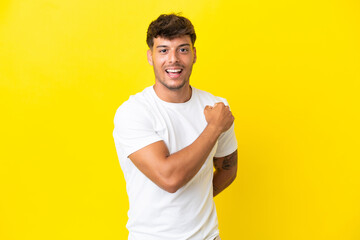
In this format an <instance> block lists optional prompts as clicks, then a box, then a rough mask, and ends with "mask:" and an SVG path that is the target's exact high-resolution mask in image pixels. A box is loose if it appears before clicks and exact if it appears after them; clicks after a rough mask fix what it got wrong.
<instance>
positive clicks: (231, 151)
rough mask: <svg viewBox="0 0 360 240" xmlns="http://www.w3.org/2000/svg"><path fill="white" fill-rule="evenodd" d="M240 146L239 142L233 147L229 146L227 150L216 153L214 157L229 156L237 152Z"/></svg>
mask: <svg viewBox="0 0 360 240" xmlns="http://www.w3.org/2000/svg"><path fill="white" fill-rule="evenodd" d="M237 148H238V146H237V144H236V145H234V146H232V147H231V148H228V149H227V150H226V151H222V152H216V154H215V155H214V157H217V158H220V157H226V156H229V155H230V154H232V153H233V152H235V151H236V150H237Z"/></svg>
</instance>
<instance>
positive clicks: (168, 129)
mask: <svg viewBox="0 0 360 240" xmlns="http://www.w3.org/2000/svg"><path fill="white" fill-rule="evenodd" d="M159 113H160V114H157V115H156V116H155V118H158V119H156V123H155V125H156V126H155V128H156V130H155V131H156V133H157V134H158V135H159V136H160V137H161V138H162V139H163V140H164V142H165V144H166V145H167V146H168V148H169V151H170V153H174V152H176V151H179V150H181V149H183V148H184V147H186V146H188V145H190V144H191V143H193V142H194V141H195V140H196V139H197V138H198V137H199V135H200V134H201V133H202V131H203V130H204V129H205V127H206V125H207V122H206V119H205V116H204V110H203V106H201V105H194V106H187V107H184V108H169V107H160V109H159Z"/></svg>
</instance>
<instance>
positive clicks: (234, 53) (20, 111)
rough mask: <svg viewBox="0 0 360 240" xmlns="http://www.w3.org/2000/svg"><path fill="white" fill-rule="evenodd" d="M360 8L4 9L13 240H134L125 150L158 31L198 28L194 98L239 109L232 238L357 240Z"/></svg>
mask: <svg viewBox="0 0 360 240" xmlns="http://www.w3.org/2000/svg"><path fill="white" fill-rule="evenodd" d="M359 10H360V3H359V1H355V0H352V1H350V0H330V1H328V0H322V1H313V0H302V1H282V0H273V1H266V0H258V1H257V0H255V1H254V0H246V1H237V0H233V1H220V0H199V1H194V0H184V1H169V0H155V1H140V0H131V1H125V0H119V1H100V0H93V1H91V0H90V1H85V0H84V1H74V0H31V1H30V0H29V1H25V0H23V1H21V0H1V2H0V106H1V108H0V113H1V119H0V121H1V122H0V123H1V125H0V131H1V132H0V134H1V142H0V146H1V151H0V239H2V240H14V239H16V240H20V239H26V240H29V239H36V240H41V239H46V240H48V239H126V237H127V230H126V228H125V224H126V221H127V215H126V213H127V209H128V202H127V195H126V192H125V182H124V179H123V175H122V172H121V169H120V166H119V163H118V160H117V156H116V152H115V147H114V143H113V138H112V130H113V117H114V114H115V111H116V109H117V107H118V106H119V105H120V104H121V103H122V102H123V101H125V100H127V99H128V97H129V95H131V94H134V93H136V92H139V91H141V90H142V89H143V88H145V87H147V86H150V85H152V84H153V82H154V77H153V72H152V68H151V66H149V65H148V63H147V61H146V50H147V46H146V44H145V36H146V30H147V27H148V24H149V23H150V21H152V20H153V19H155V18H156V17H157V16H158V15H159V14H161V13H169V12H182V13H183V15H184V16H186V17H189V18H190V19H191V20H192V22H193V24H194V25H195V28H196V31H197V35H198V40H197V42H196V44H195V45H196V47H197V55H198V61H197V63H196V64H195V66H194V70H193V75H192V78H191V82H192V85H193V86H195V87H197V88H200V89H203V90H207V91H209V92H212V93H213V94H215V95H217V96H222V97H225V98H227V99H228V101H229V103H230V104H231V106H232V110H233V112H234V114H235V117H236V134H237V137H238V141H239V170H238V177H237V179H236V181H235V182H234V183H233V185H231V187H230V188H229V189H227V190H226V191H225V192H224V193H222V194H220V195H219V196H218V197H216V205H217V210H218V215H219V222H220V231H221V234H222V238H223V240H229V239H234V240H237V239H246V240H297V239H299V240H300V239H306V240H309V239H311V240H312V239H314V240H315V239H316V240H319V239H326V240H335V239H337V240H359V239H360V163H359V161H360V154H359V148H360V147H359V146H360V141H359V135H360V131H359V122H360V117H359V115H360V114H359V112H360V107H359V103H360V99H359V95H360V92H359V90H360V84H359V80H360V13H359Z"/></svg>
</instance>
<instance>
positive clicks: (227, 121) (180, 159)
mask: <svg viewBox="0 0 360 240" xmlns="http://www.w3.org/2000/svg"><path fill="white" fill-rule="evenodd" d="M204 114H205V118H206V121H207V123H208V125H207V126H206V128H205V129H204V131H203V132H202V133H201V134H200V136H199V137H198V138H197V139H196V140H195V141H194V142H193V143H192V144H191V145H189V146H187V147H186V148H184V149H182V150H180V151H178V152H176V153H173V154H171V155H170V154H169V150H168V149H167V147H166V145H165V143H164V142H163V141H159V142H155V143H153V144H150V145H148V146H146V147H144V148H142V149H140V150H138V151H136V152H134V153H132V154H130V155H129V158H130V159H131V161H132V162H133V163H134V164H135V166H136V167H137V168H138V169H139V170H140V171H141V172H142V173H144V174H145V175H146V176H147V177H148V178H149V179H150V180H151V181H153V182H154V183H155V184H157V185H158V186H159V187H161V188H162V189H164V190H165V191H168V192H171V193H174V192H176V191H177V190H178V189H179V188H181V187H182V186H184V185H185V184H186V183H187V182H189V181H190V180H191V179H192V177H194V176H195V174H196V173H197V172H198V171H199V170H200V168H201V166H202V165H203V163H204V162H205V160H206V158H207V157H208V155H209V154H210V152H211V150H212V148H213V147H214V145H215V143H216V141H217V139H218V137H219V136H220V134H221V133H222V132H225V131H226V130H227V129H229V128H230V127H231V125H232V123H233V121H234V117H233V115H232V114H231V112H230V110H229V108H228V107H227V106H225V105H224V104H223V103H218V104H215V106H214V107H210V106H207V107H206V108H205V110H204Z"/></svg>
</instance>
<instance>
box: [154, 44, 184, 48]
mask: <svg viewBox="0 0 360 240" xmlns="http://www.w3.org/2000/svg"><path fill="white" fill-rule="evenodd" d="M185 46H189V47H190V44H189V43H184V44H181V45H179V46H178V47H185ZM164 47H168V46H167V45H159V46H157V47H156V48H164Z"/></svg>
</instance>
